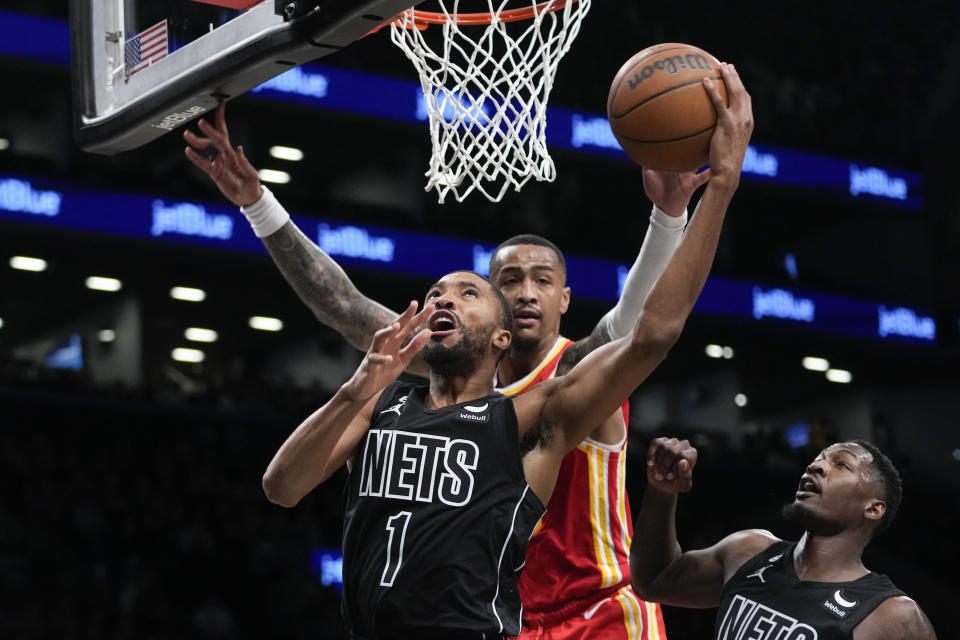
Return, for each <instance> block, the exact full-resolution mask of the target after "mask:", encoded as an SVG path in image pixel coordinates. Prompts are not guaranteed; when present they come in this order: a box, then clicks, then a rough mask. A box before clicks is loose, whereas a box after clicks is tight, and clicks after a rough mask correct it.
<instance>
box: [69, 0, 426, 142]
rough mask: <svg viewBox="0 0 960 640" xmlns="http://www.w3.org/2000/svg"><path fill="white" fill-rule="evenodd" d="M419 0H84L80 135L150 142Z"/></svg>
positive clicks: (75, 14) (78, 4)
mask: <svg viewBox="0 0 960 640" xmlns="http://www.w3.org/2000/svg"><path fill="white" fill-rule="evenodd" d="M416 2H417V0H259V1H258V0H203V1H199V0H75V1H74V2H71V9H70V10H71V16H70V38H71V65H72V73H73V96H74V112H75V113H74V133H75V137H76V140H77V142H78V144H79V145H80V146H81V147H82V148H83V149H85V150H87V151H92V152H95V153H102V154H108V155H111V154H116V153H120V152H123V151H127V150H130V149H134V148H136V147H139V146H142V145H144V144H146V143H148V142H150V141H151V140H154V139H156V138H158V137H160V136H162V135H164V134H165V133H168V132H170V131H172V130H174V129H176V128H178V127H179V126H180V125H182V124H184V123H186V122H189V121H191V120H193V119H194V118H196V117H197V116H199V115H201V114H203V113H205V112H207V111H209V110H211V109H213V108H215V107H216V106H217V104H218V103H219V102H221V101H224V100H228V99H230V98H232V97H235V96H238V95H240V94H242V93H244V92H246V91H249V90H250V89H252V88H254V87H256V86H258V85H260V84H262V83H263V82H266V81H267V80H269V79H270V78H273V77H274V76H277V75H279V74H281V73H283V72H284V71H287V70H288V69H290V68H291V67H294V66H296V65H299V64H303V63H305V62H309V61H311V60H314V59H316V58H320V57H322V56H325V55H327V54H329V53H333V52H335V51H338V50H339V49H342V48H343V47H345V46H347V45H348V44H350V43H351V42H353V41H354V40H357V39H358V38H361V37H363V36H364V35H366V34H367V33H368V32H370V30H371V29H373V28H375V27H377V26H379V25H381V24H383V23H384V22H386V21H389V20H390V19H391V18H393V17H394V16H396V15H397V14H398V13H400V12H402V11H404V10H405V9H408V8H410V7H411V6H412V5H414V4H416Z"/></svg>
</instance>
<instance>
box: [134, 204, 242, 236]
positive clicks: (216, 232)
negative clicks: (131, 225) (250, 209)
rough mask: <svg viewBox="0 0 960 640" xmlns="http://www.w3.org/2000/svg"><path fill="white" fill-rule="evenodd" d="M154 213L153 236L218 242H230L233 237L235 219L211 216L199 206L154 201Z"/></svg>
mask: <svg viewBox="0 0 960 640" xmlns="http://www.w3.org/2000/svg"><path fill="white" fill-rule="evenodd" d="M152 213H153V224H152V225H151V226H150V235H152V236H161V235H163V234H165V233H179V234H182V235H185V236H200V237H203V238H216V239H218V240H229V239H230V238H232V237H233V219H232V218H231V217H230V216H228V215H216V214H209V213H207V210H206V209H204V208H203V206H201V205H199V204H194V203H192V202H176V203H172V204H169V205H168V204H164V202H163V200H154V201H153V212H152Z"/></svg>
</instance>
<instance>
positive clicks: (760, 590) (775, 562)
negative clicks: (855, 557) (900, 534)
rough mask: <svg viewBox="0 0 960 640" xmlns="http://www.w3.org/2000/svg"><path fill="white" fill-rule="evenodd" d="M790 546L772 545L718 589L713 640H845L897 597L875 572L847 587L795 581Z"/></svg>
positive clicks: (793, 547)
mask: <svg viewBox="0 0 960 640" xmlns="http://www.w3.org/2000/svg"><path fill="white" fill-rule="evenodd" d="M796 546H797V543H795V542H785V541H781V542H777V543H775V544H773V545H772V546H770V547H769V548H768V549H766V550H765V551H762V552H761V553H758V554H757V555H755V556H754V557H753V558H751V559H750V560H748V561H747V562H746V563H744V565H743V566H742V567H740V569H739V570H738V571H737V572H736V573H735V574H734V575H733V577H731V578H730V580H729V581H728V582H727V584H726V585H724V587H723V595H722V596H721V599H720V609H719V611H718V613H717V625H716V640H740V639H743V638H770V639H771V640H772V639H774V638H776V639H777V640H849V639H850V638H852V637H853V629H854V628H855V627H856V626H857V625H858V624H860V622H862V621H863V619H864V618H866V617H867V616H868V615H869V614H870V612H872V611H873V610H874V609H876V608H877V606H878V605H879V604H880V603H882V602H883V601H884V600H886V599H887V598H892V597H894V596H899V595H903V592H902V591H900V590H899V589H897V588H896V587H895V586H894V585H893V583H892V582H891V581H890V579H889V578H888V577H887V576H884V575H880V574H878V573H868V574H867V575H865V576H863V577H862V578H860V579H858V580H854V581H852V582H804V581H801V580H799V579H798V578H797V574H796V571H795V570H794V566H793V551H794V549H795V548H796Z"/></svg>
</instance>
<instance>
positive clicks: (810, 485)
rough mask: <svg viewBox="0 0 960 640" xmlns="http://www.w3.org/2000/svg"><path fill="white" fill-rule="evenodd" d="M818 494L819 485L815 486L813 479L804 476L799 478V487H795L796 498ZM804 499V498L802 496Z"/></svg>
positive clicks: (815, 482)
mask: <svg viewBox="0 0 960 640" xmlns="http://www.w3.org/2000/svg"><path fill="white" fill-rule="evenodd" d="M814 493H816V494H819V493H820V485H819V484H817V481H816V480H814V479H813V477H812V476H808V475H806V474H804V475H803V476H802V477H801V478H800V485H799V486H798V487H797V497H798V498H799V497H801V494H814ZM804 497H805V496H804Z"/></svg>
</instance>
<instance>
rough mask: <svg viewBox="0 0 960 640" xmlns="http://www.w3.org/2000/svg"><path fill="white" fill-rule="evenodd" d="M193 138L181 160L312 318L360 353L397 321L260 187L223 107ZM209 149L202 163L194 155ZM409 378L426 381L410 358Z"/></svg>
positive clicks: (423, 370)
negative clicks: (254, 240) (258, 245)
mask: <svg viewBox="0 0 960 640" xmlns="http://www.w3.org/2000/svg"><path fill="white" fill-rule="evenodd" d="M197 126H198V127H199V129H200V131H201V133H203V136H199V135H197V134H195V133H193V132H192V131H190V130H186V131H184V133H183V137H184V140H186V142H187V144H189V145H190V146H188V147H187V148H186V149H185V153H186V155H187V158H189V159H190V162H192V163H193V164H194V165H195V166H196V167H197V168H199V169H200V170H201V171H203V172H204V173H206V174H207V175H208V176H210V179H211V180H212V181H213V183H214V184H216V185H217V188H219V189H220V191H221V193H223V195H224V196H226V198H227V199H228V200H230V202H232V203H233V204H235V205H237V206H238V207H241V209H242V210H243V212H244V215H246V216H247V218H248V219H249V220H250V222H251V224H252V226H253V228H254V232H255V233H256V234H257V237H259V238H260V240H261V241H262V242H263V244H264V246H265V247H266V248H267V251H268V252H269V253H270V257H272V258H273V262H274V264H276V265H277V268H278V269H280V273H282V274H283V277H284V278H285V279H286V281H287V282H288V283H289V284H290V286H291V287H292V288H293V290H294V291H295V292H296V294H297V295H298V296H299V297H300V299H301V300H302V301H303V303H304V304H306V305H307V307H308V308H309V309H310V310H311V311H312V312H313V315H314V316H316V318H317V319H318V320H319V321H320V322H322V323H323V324H325V325H327V326H328V327H331V328H333V329H334V330H336V331H337V332H339V333H340V334H341V335H342V336H343V337H344V338H346V339H347V341H348V342H349V343H350V344H351V345H353V346H354V347H356V348H357V349H360V350H361V351H366V350H367V348H369V346H370V342H371V341H372V340H373V334H374V333H376V332H377V330H378V329H380V328H381V327H384V326H386V325H388V324H389V323H390V322H391V321H393V320H394V318H396V317H397V314H396V312H394V311H392V310H390V309H388V308H387V307H385V306H383V305H382V304H380V303H379V302H377V301H375V300H371V299H370V298H368V297H367V296H365V295H363V294H362V293H361V292H360V291H359V290H358V289H357V287H356V286H355V285H354V284H353V282H352V281H351V280H350V278H349V277H348V276H347V274H346V273H345V272H344V271H343V269H342V268H340V265H338V264H337V263H336V262H335V261H334V260H333V259H332V258H331V257H330V256H329V255H327V254H326V253H325V252H324V251H323V250H321V249H320V247H318V246H317V245H316V244H314V243H313V242H312V241H311V240H310V239H309V238H308V237H307V236H306V235H305V234H304V233H303V232H302V231H301V230H300V229H299V228H297V226H296V225H295V224H294V223H293V221H292V220H290V216H289V215H288V214H287V212H286V211H285V210H284V209H283V206H282V205H280V203H279V202H277V200H276V198H275V197H274V196H273V194H272V193H271V192H270V191H269V190H268V189H267V188H266V187H264V186H262V185H261V184H260V178H259V177H258V175H257V170H256V169H254V168H253V165H251V164H250V161H249V160H247V157H246V156H245V155H244V153H243V147H234V146H233V144H232V143H231V142H230V133H229V131H228V130H227V121H226V114H225V107H224V105H220V106H219V107H218V108H217V110H216V112H215V114H214V124H210V123H209V122H207V121H206V120H204V119H201V120H200V121H199V122H198V125H197ZM210 147H212V148H213V149H215V150H216V155H215V156H214V158H213V159H212V160H210V159H207V158H206V157H204V156H203V155H201V154H200V153H198V150H199V151H204V150H206V149H209V148H210ZM410 369H411V370H410V372H411V373H416V374H419V375H427V373H428V369H427V367H426V365H425V364H424V363H423V362H422V361H421V360H420V359H419V358H416V359H415V360H414V361H413V362H412V363H411V368H410Z"/></svg>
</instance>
